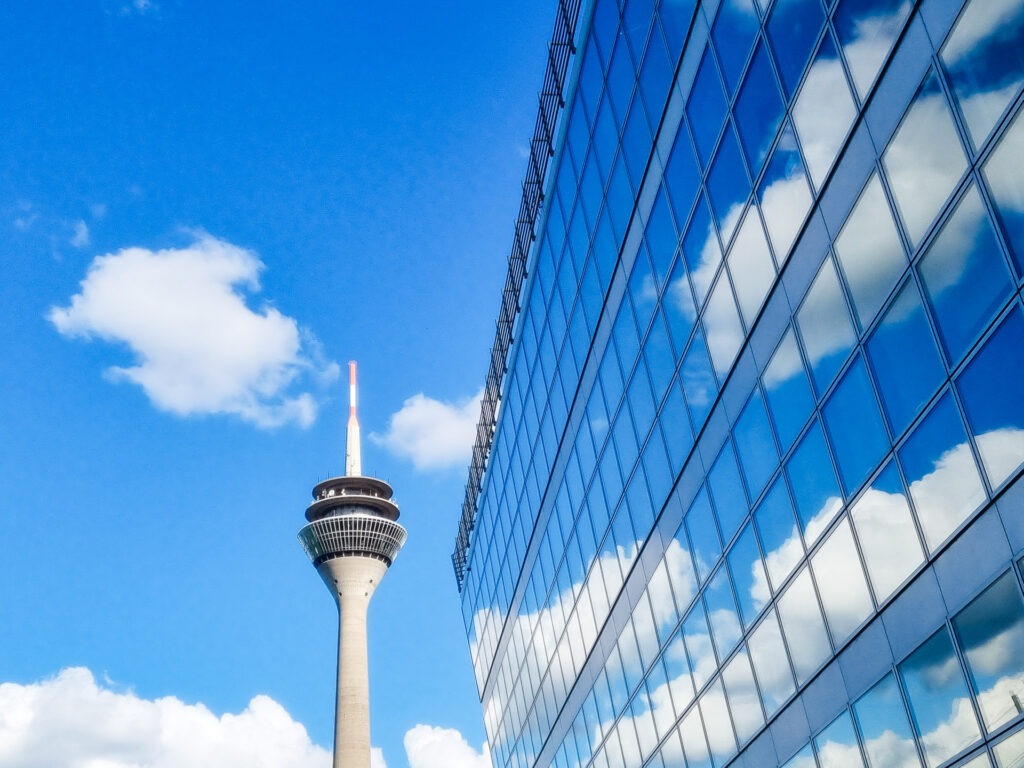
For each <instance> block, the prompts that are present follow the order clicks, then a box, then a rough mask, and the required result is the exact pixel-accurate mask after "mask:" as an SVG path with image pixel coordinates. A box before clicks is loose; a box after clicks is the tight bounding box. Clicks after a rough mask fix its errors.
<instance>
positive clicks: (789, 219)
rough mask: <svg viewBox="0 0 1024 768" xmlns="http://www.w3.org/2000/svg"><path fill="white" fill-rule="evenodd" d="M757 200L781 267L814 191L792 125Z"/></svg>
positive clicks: (778, 149) (769, 164)
mask: <svg viewBox="0 0 1024 768" xmlns="http://www.w3.org/2000/svg"><path fill="white" fill-rule="evenodd" d="M757 200H758V202H759V203H760V205H761V213H762V214H763V215H764V222H765V226H766V227H768V237H770V238H771V241H772V247H773V248H774V249H775V258H776V260H777V261H778V263H779V264H780V265H782V264H785V263H786V259H788V258H789V250H790V248H791V247H792V246H793V241H794V240H795V239H796V236H797V233H799V232H800V228H801V227H802V226H803V223H804V218H805V217H806V216H807V211H809V210H810V208H811V188H810V185H808V183H807V174H805V173H804V164H803V161H801V160H800V152H799V150H798V149H797V146H796V134H794V133H793V128H792V126H791V125H790V124H789V123H787V124H786V126H785V128H783V129H782V137H781V138H780V139H779V143H778V145H777V146H776V147H775V154H773V155H772V159H771V161H770V162H769V163H768V169H767V170H766V171H765V173H764V177H763V178H762V180H761V186H760V188H759V189H758V191H757Z"/></svg>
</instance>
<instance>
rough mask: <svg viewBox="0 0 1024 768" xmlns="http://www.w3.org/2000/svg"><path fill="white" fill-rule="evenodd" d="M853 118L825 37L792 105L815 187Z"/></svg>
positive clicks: (843, 79) (829, 40)
mask: <svg viewBox="0 0 1024 768" xmlns="http://www.w3.org/2000/svg"><path fill="white" fill-rule="evenodd" d="M856 117H857V106H856V104H854V101H853V95H852V94H851V93H850V86H849V85H847V83H846V75H845V74H843V65H842V62H840V60H839V54H838V52H837V51H836V46H835V43H833V42H832V37H831V36H830V35H827V34H826V35H825V38H824V40H823V41H822V43H821V46H820V47H819V48H818V52H817V54H816V55H815V58H814V63H813V64H811V68H810V69H809V70H808V72H807V77H806V79H805V80H804V83H803V85H802V86H801V88H800V94H799V95H798V96H797V98H796V102H795V103H794V104H793V123H794V124H795V125H796V133H797V136H799V137H800V146H801V147H802V148H803V150H804V160H805V161H806V163H807V171H808V173H810V176H811V182H812V183H813V184H814V186H815V187H818V188H820V187H821V185H822V182H824V181H825V176H826V175H827V174H828V172H829V169H831V167H832V163H833V162H834V161H835V159H836V155H837V154H838V153H839V148H840V147H841V146H842V145H843V142H844V141H845V140H846V135H847V134H848V133H849V131H850V128H851V127H852V126H853V121H854V119H855V118H856Z"/></svg>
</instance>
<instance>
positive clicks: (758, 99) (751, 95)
mask: <svg viewBox="0 0 1024 768" xmlns="http://www.w3.org/2000/svg"><path fill="white" fill-rule="evenodd" d="M724 5H725V6H727V5H729V3H725V4H724ZM733 114H734V115H735V116H736V125H737V127H738V128H739V133H740V143H741V144H742V145H743V152H744V154H745V155H746V157H747V163H748V165H749V166H750V169H751V173H752V174H753V175H754V176H756V175H757V172H758V171H759V170H760V169H761V163H763V162H764V159H765V158H766V157H767V156H768V150H769V149H771V146H772V142H773V141H775V134H776V132H777V131H778V130H779V125H781V124H782V118H783V115H784V114H785V108H784V106H783V104H782V99H781V98H780V97H779V87H778V86H777V85H776V84H775V75H774V74H772V67H771V61H770V56H769V55H768V49H767V48H766V47H765V45H764V44H763V43H762V44H761V45H759V46H758V48H757V52H756V53H755V54H754V60H753V61H752V62H751V64H750V70H749V71H748V72H747V79H746V81H745V82H744V83H743V90H741V91H740V95H739V98H738V99H737V100H736V106H735V108H734V110H733Z"/></svg>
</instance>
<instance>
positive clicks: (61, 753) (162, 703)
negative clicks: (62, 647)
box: [0, 667, 490, 768]
mask: <svg viewBox="0 0 1024 768" xmlns="http://www.w3.org/2000/svg"><path fill="white" fill-rule="evenodd" d="M404 746H405V751H406V757H407V760H408V765H409V768H490V756H489V753H488V751H487V747H486V745H484V746H483V747H482V748H481V749H480V750H476V749H474V748H473V747H471V746H470V745H469V744H468V742H467V741H466V740H465V738H464V737H463V736H462V734H461V733H460V732H459V731H458V730H456V729H454V728H439V727H436V726H431V725H422V724H421V725H416V726H414V727H413V728H410V729H409V730H408V731H407V732H406V734H405V739H404ZM330 764H331V754H330V752H329V751H328V750H327V749H324V748H323V747H321V746H319V745H317V744H314V743H313V742H312V740H311V739H310V738H309V734H308V733H307V731H306V729H305V727H304V726H303V725H302V724H301V723H299V722H297V721H296V720H295V719H294V718H292V716H291V715H290V714H289V713H288V712H287V711H286V710H285V709H284V707H282V706H281V705H280V704H279V703H277V702H276V701H274V700H273V699H272V698H270V697H269V696H266V695H262V694H261V695H258V696H254V697H253V698H252V700H251V701H250V702H249V704H248V705H247V706H246V707H245V709H243V710H242V711H241V712H238V713H231V712H227V713H224V714H222V715H219V716H218V715H217V714H215V713H213V712H212V711H211V710H210V709H209V708H207V707H206V706H205V705H204V704H202V703H194V704H189V703H186V702H183V701H181V700H180V699H178V698H176V697H174V696H164V697H159V698H155V699H145V698H142V697H140V696H138V695H137V694H135V693H133V692H131V691H122V690H115V689H114V688H113V686H112V685H111V684H109V683H101V682H99V681H97V680H96V677H95V676H94V675H93V673H92V672H91V671H89V670H88V669H86V668H84V667H69V668H67V669H64V670H62V671H61V672H60V673H58V674H57V675H55V676H53V677H50V678H47V679H44V680H41V681H39V682H36V683H30V684H27V685H21V684H18V683H10V682H8V683H0V765H3V766H4V768H54V766H60V768H329V766H330ZM370 766H371V768H387V763H386V761H385V759H384V753H383V750H381V749H380V747H373V748H372V749H371V752H370Z"/></svg>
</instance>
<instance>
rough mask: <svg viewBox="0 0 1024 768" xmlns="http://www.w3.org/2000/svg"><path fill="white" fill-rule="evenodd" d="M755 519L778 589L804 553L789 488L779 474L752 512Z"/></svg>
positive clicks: (773, 581)
mask: <svg viewBox="0 0 1024 768" xmlns="http://www.w3.org/2000/svg"><path fill="white" fill-rule="evenodd" d="M754 522H755V524H756V526H757V533H758V535H759V536H760V538H761V547H762V549H763V551H764V561H765V566H766V568H767V571H768V576H769V577H770V578H771V583H772V586H773V588H774V589H775V590H778V589H780V588H781V587H782V584H783V582H784V581H785V580H786V577H787V576H789V574H791V573H792V572H793V569H794V568H796V566H797V565H798V564H799V563H800V560H801V559H803V556H804V547H803V543H802V541H801V538H800V529H799V528H797V522H796V518H795V517H794V516H793V505H792V503H791V502H790V500H789V491H788V490H786V482H785V480H784V479H783V478H782V477H779V478H778V479H777V480H776V481H775V483H773V484H772V487H771V490H770V491H768V493H767V494H766V495H765V498H764V501H762V502H761V506H759V507H758V508H757V511H756V512H755V514H754Z"/></svg>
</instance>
